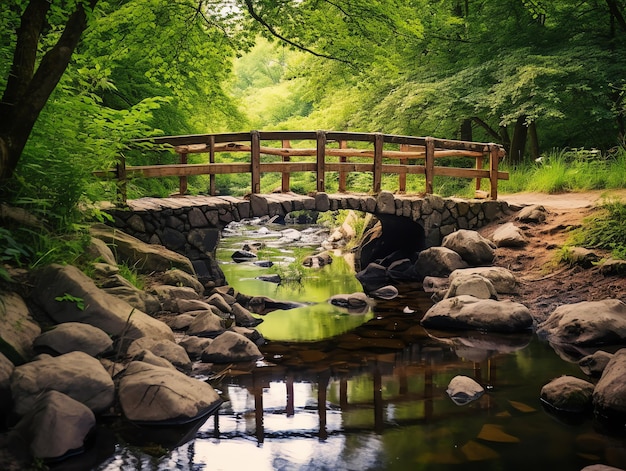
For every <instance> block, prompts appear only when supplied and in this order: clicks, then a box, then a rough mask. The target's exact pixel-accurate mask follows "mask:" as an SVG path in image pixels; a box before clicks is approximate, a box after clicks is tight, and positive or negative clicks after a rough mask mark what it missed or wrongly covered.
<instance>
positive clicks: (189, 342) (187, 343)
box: [179, 335, 213, 360]
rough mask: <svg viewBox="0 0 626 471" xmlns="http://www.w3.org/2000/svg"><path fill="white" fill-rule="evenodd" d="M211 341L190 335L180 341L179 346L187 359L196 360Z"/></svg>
mask: <svg viewBox="0 0 626 471" xmlns="http://www.w3.org/2000/svg"><path fill="white" fill-rule="evenodd" d="M212 341H213V340H212V339H207V338H203V337H198V336H195V335H192V336H189V337H185V338H184V339H183V340H181V341H180V344H179V345H180V346H181V347H183V348H184V349H185V351H186V352H187V355H189V358H191V359H193V360H197V359H199V358H200V355H202V351H203V350H204V349H205V348H207V347H208V346H209V345H211V342H212Z"/></svg>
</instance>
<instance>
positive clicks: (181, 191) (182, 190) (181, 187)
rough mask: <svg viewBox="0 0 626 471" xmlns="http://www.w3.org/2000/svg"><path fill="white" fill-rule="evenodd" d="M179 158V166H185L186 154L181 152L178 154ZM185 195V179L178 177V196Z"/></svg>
mask: <svg viewBox="0 0 626 471" xmlns="http://www.w3.org/2000/svg"><path fill="white" fill-rule="evenodd" d="M179 156H180V158H179V162H180V163H181V164H185V165H186V164H187V153H186V152H183V153H181V154H179ZM185 193H187V177H185V176H181V177H178V194H179V195H181V196H182V195H184V194H185Z"/></svg>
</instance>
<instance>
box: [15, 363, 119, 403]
mask: <svg viewBox="0 0 626 471" xmlns="http://www.w3.org/2000/svg"><path fill="white" fill-rule="evenodd" d="M50 390H54V391H59V392H62V393H64V394H67V395H68V396H70V397H71V398H73V399H76V400H77V401H78V402H81V403H83V404H85V405H86V406H87V407H89V408H90V409H91V410H92V411H94V413H99V412H103V411H105V410H106V409H107V408H108V407H109V406H110V405H111V404H112V403H113V399H114V395H115V386H114V384H113V380H112V379H111V377H110V376H109V374H108V373H107V372H106V370H105V369H104V367H103V366H102V364H101V363H100V362H99V361H98V360H97V359H95V358H94V357H92V356H90V355H88V354H86V353H84V352H70V353H66V354H64V355H61V356H58V357H49V356H44V357H42V358H41V359H39V360H37V361H32V362H30V363H26V364H25V365H21V366H18V367H16V368H15V370H14V371H13V374H12V375H11V392H12V394H13V399H14V400H15V412H16V413H17V414H19V415H24V414H26V413H27V412H28V411H29V410H31V409H32V407H33V405H34V404H35V402H36V401H37V398H38V397H39V396H41V395H42V394H43V393H45V392H46V391H50Z"/></svg>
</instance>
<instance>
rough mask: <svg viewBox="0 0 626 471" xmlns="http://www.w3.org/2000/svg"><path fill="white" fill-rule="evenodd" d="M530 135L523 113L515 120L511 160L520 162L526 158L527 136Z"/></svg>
mask: <svg viewBox="0 0 626 471" xmlns="http://www.w3.org/2000/svg"><path fill="white" fill-rule="evenodd" d="M527 135H528V127H527V126H526V116H524V115H522V116H520V117H519V118H517V121H516V122H515V129H513V138H512V139H511V146H510V148H509V161H510V162H511V163H513V164H518V163H520V162H522V161H523V160H524V152H525V151H526V136H527Z"/></svg>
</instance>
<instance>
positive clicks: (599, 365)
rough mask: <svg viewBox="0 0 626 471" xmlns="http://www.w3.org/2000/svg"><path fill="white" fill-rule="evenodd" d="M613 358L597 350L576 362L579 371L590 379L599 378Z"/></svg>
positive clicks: (610, 354)
mask: <svg viewBox="0 0 626 471" xmlns="http://www.w3.org/2000/svg"><path fill="white" fill-rule="evenodd" d="M612 358H613V354H612V353H609V352H605V351H603V350H598V351H596V352H594V353H592V354H591V355H587V356H585V357H583V358H581V359H580V360H578V366H579V367H580V369H581V371H582V372H583V373H585V374H586V375H587V376H590V377H592V378H599V377H600V376H602V373H604V369H605V368H606V365H608V364H609V361H611V359H612Z"/></svg>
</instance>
